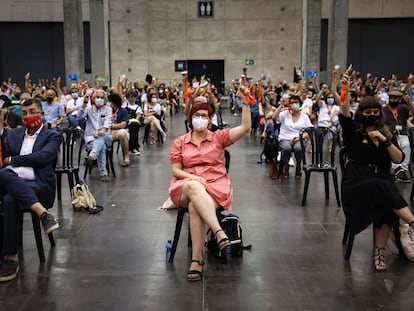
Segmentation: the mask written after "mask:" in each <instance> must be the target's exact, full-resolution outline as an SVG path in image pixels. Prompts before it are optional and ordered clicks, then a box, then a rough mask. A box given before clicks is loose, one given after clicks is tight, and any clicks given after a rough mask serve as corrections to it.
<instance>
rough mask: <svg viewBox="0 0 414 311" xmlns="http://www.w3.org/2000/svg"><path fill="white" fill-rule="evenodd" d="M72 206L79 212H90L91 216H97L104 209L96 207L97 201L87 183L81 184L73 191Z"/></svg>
mask: <svg viewBox="0 0 414 311" xmlns="http://www.w3.org/2000/svg"><path fill="white" fill-rule="evenodd" d="M71 192H72V205H73V208H74V209H75V210H77V211H82V210H84V211H88V212H89V213H90V214H97V213H99V212H100V211H102V210H103V207H102V206H100V205H96V199H95V197H94V196H93V194H92V193H91V192H90V191H89V187H88V185H87V184H86V183H85V182H82V181H81V182H79V183H78V184H76V185H75V186H74V187H73V189H72V191H71Z"/></svg>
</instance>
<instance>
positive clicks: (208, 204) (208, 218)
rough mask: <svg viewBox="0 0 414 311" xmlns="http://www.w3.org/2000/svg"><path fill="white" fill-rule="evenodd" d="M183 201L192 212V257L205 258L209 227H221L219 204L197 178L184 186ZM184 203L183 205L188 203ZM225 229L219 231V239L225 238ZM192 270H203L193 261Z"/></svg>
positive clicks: (214, 230)
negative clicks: (218, 212) (205, 244)
mask: <svg viewBox="0 0 414 311" xmlns="http://www.w3.org/2000/svg"><path fill="white" fill-rule="evenodd" d="M181 202H182V203H187V204H188V211H189V214H190V232H191V239H192V259H195V260H201V259H202V258H203V248H204V238H205V234H206V230H207V227H209V228H211V230H212V231H213V232H216V231H217V230H219V229H220V224H219V222H218V219H217V216H216V209H217V208H218V204H217V203H216V202H215V201H214V200H213V198H212V197H211V196H210V195H209V194H208V193H207V191H206V189H205V187H204V186H203V184H201V183H200V182H198V181H196V180H190V181H189V182H188V183H186V184H185V185H184V187H183V191H182V195H181ZM187 204H182V205H184V206H185V205H187ZM225 237H226V234H225V232H224V231H220V232H219V233H217V240H218V241H220V240H221V239H223V238H225ZM190 270H198V271H201V267H200V265H199V264H197V263H191V265H190Z"/></svg>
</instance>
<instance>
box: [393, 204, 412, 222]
mask: <svg viewBox="0 0 414 311" xmlns="http://www.w3.org/2000/svg"><path fill="white" fill-rule="evenodd" d="M393 212H394V213H395V214H396V215H397V216H398V217H400V218H401V219H402V220H404V221H405V222H406V223H408V224H411V223H412V222H413V221H414V215H413V213H411V210H410V209H409V208H408V206H407V207H404V208H401V209H393Z"/></svg>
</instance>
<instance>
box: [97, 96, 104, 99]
mask: <svg viewBox="0 0 414 311" xmlns="http://www.w3.org/2000/svg"><path fill="white" fill-rule="evenodd" d="M96 98H100V99H104V98H105V97H103V96H96Z"/></svg>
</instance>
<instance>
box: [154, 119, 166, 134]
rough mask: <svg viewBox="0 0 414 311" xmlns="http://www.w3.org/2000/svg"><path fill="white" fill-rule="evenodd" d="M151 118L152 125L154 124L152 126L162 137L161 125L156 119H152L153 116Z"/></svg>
mask: <svg viewBox="0 0 414 311" xmlns="http://www.w3.org/2000/svg"><path fill="white" fill-rule="evenodd" d="M151 118H152V124H154V126H155V127H156V128H157V129H158V130H159V131H160V133H161V134H162V135H165V133H164V130H163V129H162V127H161V124H160V120H158V119H157V118H156V117H154V116H152V117H151Z"/></svg>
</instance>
